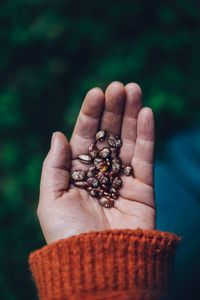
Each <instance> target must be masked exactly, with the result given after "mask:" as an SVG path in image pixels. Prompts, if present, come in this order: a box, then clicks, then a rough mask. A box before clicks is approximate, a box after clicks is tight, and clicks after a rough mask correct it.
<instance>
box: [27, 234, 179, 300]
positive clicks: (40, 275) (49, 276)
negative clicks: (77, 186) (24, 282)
mask: <svg viewBox="0 0 200 300" xmlns="http://www.w3.org/2000/svg"><path fill="white" fill-rule="evenodd" d="M178 241H179V238H178V237H177V236H176V235H173V234H169V233H163V232H159V231H150V230H128V229H127V230H109V231H104V232H90V233H85V234H80V235H77V236H73V237H70V238H67V239H64V240H60V241H58V242H55V243H52V244H50V245H48V246H45V247H43V248H42V249H40V250H37V251H35V252H33V253H31V255H30V258H29V263H30V268H31V271H32V274H33V277H34V279H35V282H36V286H37V288H38V293H39V296H40V299H42V300H43V299H45V300H50V299H54V300H61V299H62V300H63V299H70V300H71V299H134V300H135V299H143V300H144V299H148V300H150V299H154V300H155V299H160V297H161V294H162V295H163V296H164V295H165V294H166V293H167V290H168V285H169V279H170V273H171V270H172V267H173V261H174V255H175V249H176V246H177V244H178Z"/></svg>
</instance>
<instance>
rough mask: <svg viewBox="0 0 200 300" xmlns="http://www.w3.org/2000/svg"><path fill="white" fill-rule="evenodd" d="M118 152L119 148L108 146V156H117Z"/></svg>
mask: <svg viewBox="0 0 200 300" xmlns="http://www.w3.org/2000/svg"><path fill="white" fill-rule="evenodd" d="M118 154H119V148H113V147H110V156H111V157H112V158H114V157H116V156H118Z"/></svg>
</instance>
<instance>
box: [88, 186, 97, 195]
mask: <svg viewBox="0 0 200 300" xmlns="http://www.w3.org/2000/svg"><path fill="white" fill-rule="evenodd" d="M87 191H88V193H89V194H90V196H92V197H97V195H98V193H97V191H96V190H95V189H94V188H92V187H91V186H90V187H88V188H87Z"/></svg>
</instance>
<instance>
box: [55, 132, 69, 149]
mask: <svg viewBox="0 0 200 300" xmlns="http://www.w3.org/2000/svg"><path fill="white" fill-rule="evenodd" d="M58 144H60V145H62V144H63V145H64V146H67V145H68V140H67V138H66V136H65V135H64V134H63V133H62V132H60V131H55V132H53V134H52V138H51V146H53V145H58Z"/></svg>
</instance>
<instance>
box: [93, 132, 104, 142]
mask: <svg viewBox="0 0 200 300" xmlns="http://www.w3.org/2000/svg"><path fill="white" fill-rule="evenodd" d="M105 137H106V132H105V131H104V130H100V131H98V132H97V133H96V136H95V139H96V141H97V142H102V141H103V140H104V139H105Z"/></svg>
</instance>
